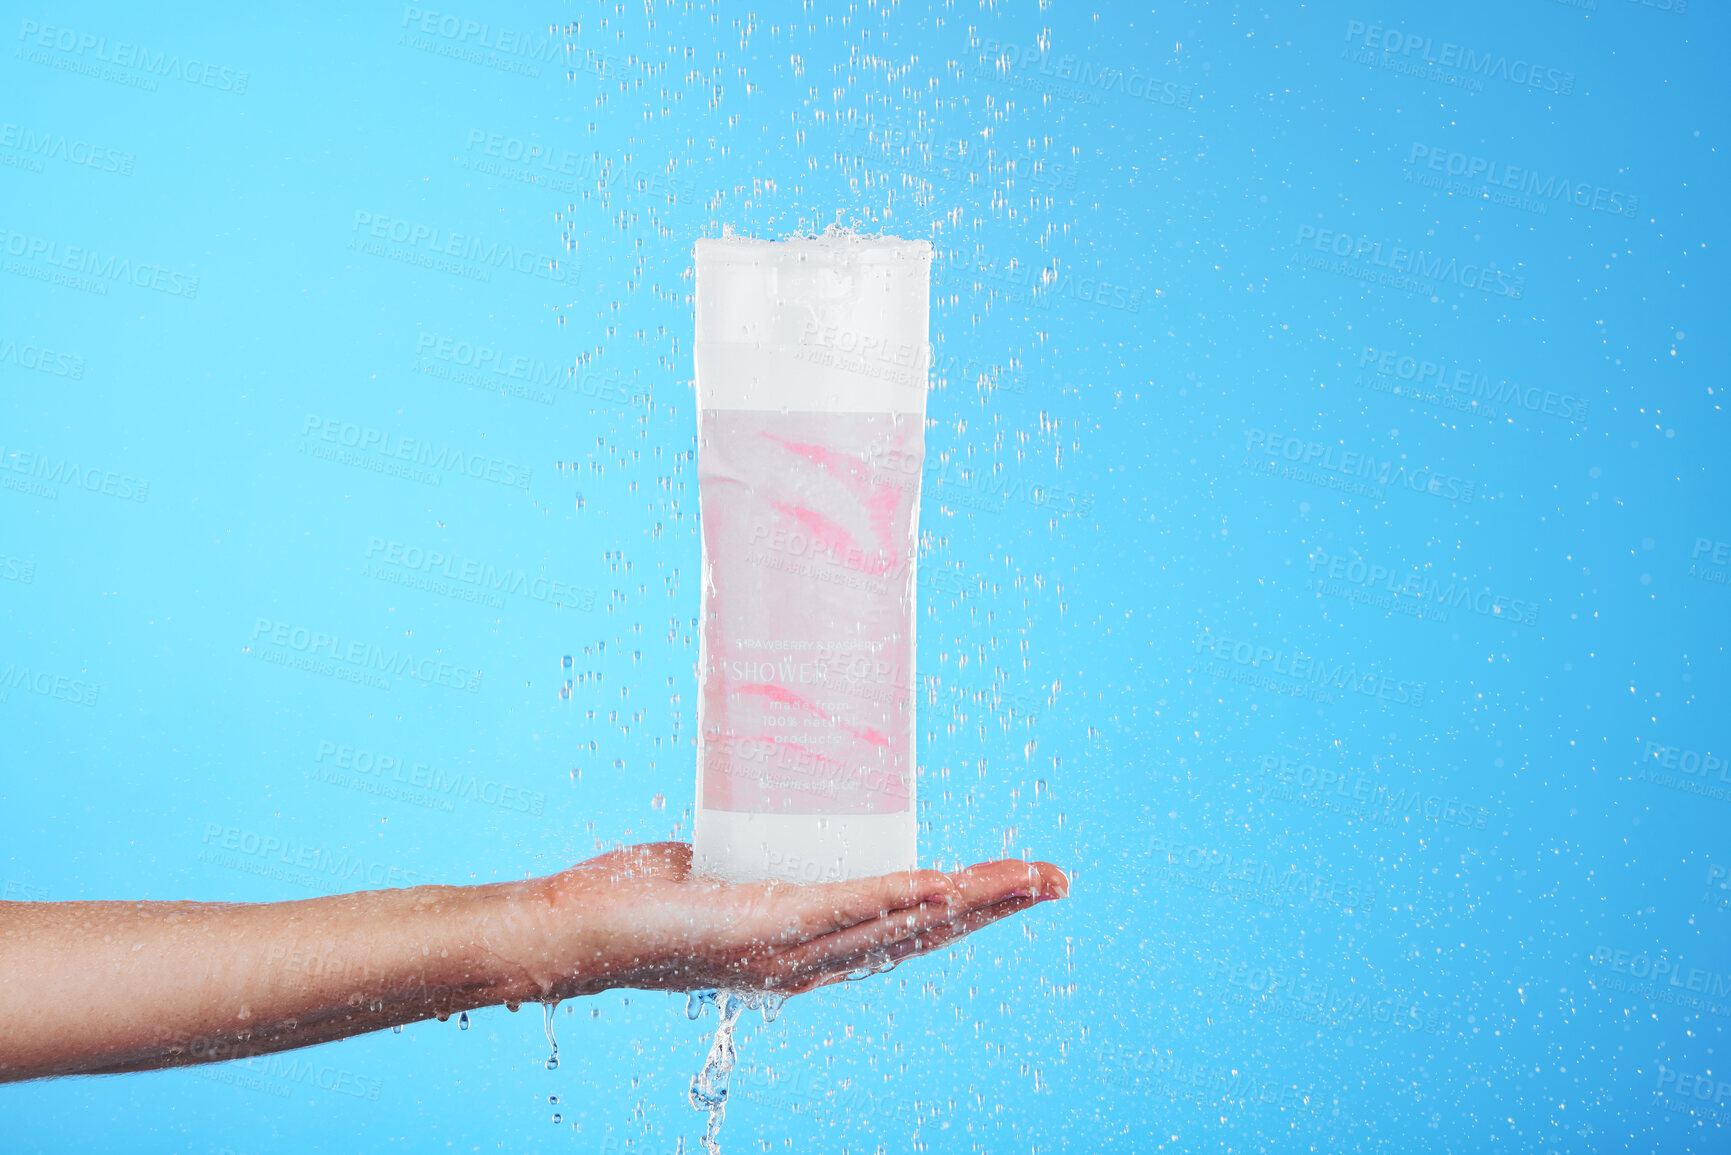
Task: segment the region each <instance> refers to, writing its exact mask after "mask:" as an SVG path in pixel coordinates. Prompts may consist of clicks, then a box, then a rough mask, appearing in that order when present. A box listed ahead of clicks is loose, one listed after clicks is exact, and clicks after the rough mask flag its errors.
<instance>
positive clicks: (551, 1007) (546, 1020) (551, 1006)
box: [541, 999, 559, 1123]
mask: <svg viewBox="0 0 1731 1155" xmlns="http://www.w3.org/2000/svg"><path fill="white" fill-rule="evenodd" d="M558 1009H559V1000H558V999H554V1000H553V1001H552V1002H550V1003H542V1004H541V1022H542V1025H543V1026H545V1027H546V1029H547V1045H548V1046H549V1047H551V1048H553V1053H552V1054H550V1055H548V1056H547V1069H548V1070H549V1071H557V1070H558V1069H559V1040H558V1039H555V1038H554V1037H553V1012H554V1011H556V1010H558ZM554 1102H558V1100H557V1099H555V1100H554ZM553 1121H554V1122H555V1123H557V1122H558V1121H559V1119H558V1117H557V1116H555V1117H554V1119H553Z"/></svg>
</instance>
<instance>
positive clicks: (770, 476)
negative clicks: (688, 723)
mask: <svg viewBox="0 0 1731 1155" xmlns="http://www.w3.org/2000/svg"><path fill="white" fill-rule="evenodd" d="M700 430H701V436H700V439H699V448H698V461H697V480H698V495H699V500H700V501H701V503H702V507H703V519H702V520H703V548H704V560H705V565H706V568H707V572H706V573H705V575H704V576H705V582H706V585H705V589H704V611H705V612H704V621H703V631H704V634H703V638H704V656H705V663H706V668H705V669H703V671H702V672H701V678H702V686H701V689H700V691H699V692H700V693H701V694H702V697H703V702H702V707H703V727H702V733H701V736H700V742H701V744H702V746H701V750H700V751H699V755H698V757H699V761H700V764H701V766H702V768H703V805H704V806H705V807H706V808H708V809H711V810H731V811H742V812H750V813H756V814H889V813H899V812H905V811H906V810H908V808H909V806H910V799H911V797H912V789H911V788H912V785H913V773H914V770H913V751H914V729H913V725H914V717H913V694H912V687H911V685H910V679H911V677H912V673H913V659H914V654H913V625H914V603H913V581H914V562H915V552H914V546H915V543H914V537H913V526H914V512H915V510H916V509H917V508H918V502H919V482H920V464H921V461H922V460H923V457H924V445H925V430H924V428H923V423H922V422H921V421H920V420H919V419H918V418H917V417H910V416H900V417H898V416H892V415H890V414H887V413H767V412H757V411H749V410H726V409H722V410H704V411H703V413H702V416H701V420H700Z"/></svg>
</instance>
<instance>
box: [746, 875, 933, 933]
mask: <svg viewBox="0 0 1731 1155" xmlns="http://www.w3.org/2000/svg"><path fill="white" fill-rule="evenodd" d="M765 897H766V898H767V899H769V902H767V903H766V904H765V907H766V908H767V909H766V913H767V914H768V916H769V917H770V918H773V919H774V920H775V921H776V922H777V923H779V926H778V927H777V933H776V936H775V937H776V939H777V940H778V941H779V942H781V943H784V944H792V943H799V942H806V941H810V940H813V939H816V938H819V937H822V936H824V935H829V934H834V933H836V932H837V931H842V930H846V929H847V928H849V927H853V926H858V925H860V924H861V923H868V922H871V921H873V920H875V919H878V918H882V917H883V916H885V915H887V914H889V913H891V912H892V911H898V910H909V909H913V908H917V907H919V906H921V905H922V904H937V905H941V906H944V907H946V908H948V907H951V906H952V905H954V903H955V899H956V883H955V881H954V880H953V878H952V876H950V875H947V874H944V873H943V872H942V871H938V870H908V871H898V872H897V873H895V874H883V875H878V876H877V877H875V878H861V879H854V880H851V881H848V882H827V883H819V884H817V885H814V886H790V885H785V884H772V886H771V888H770V889H769V890H768V891H767V892H766V895H765Z"/></svg>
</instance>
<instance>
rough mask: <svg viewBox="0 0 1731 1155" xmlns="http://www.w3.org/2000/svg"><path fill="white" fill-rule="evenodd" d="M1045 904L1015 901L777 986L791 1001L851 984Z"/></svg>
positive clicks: (800, 973) (801, 972)
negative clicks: (885, 964)
mask: <svg viewBox="0 0 1731 1155" xmlns="http://www.w3.org/2000/svg"><path fill="white" fill-rule="evenodd" d="M1043 901H1045V900H1044V899H1034V898H1012V899H1007V900H1005V901H1003V902H1000V903H996V904H994V905H992V906H989V907H984V908H981V909H979V910H974V911H970V912H968V913H967V914H965V915H962V916H960V917H959V918H956V919H953V920H951V921H949V922H945V923H941V924H939V925H937V926H935V927H933V928H931V929H930V930H927V931H921V932H919V933H917V934H913V935H909V936H906V937H904V938H901V939H898V940H895V941H891V942H889V943H887V944H884V945H881V946H876V947H873V948H869V949H867V950H866V951H863V952H861V953H860V954H858V955H856V956H854V957H852V958H837V959H832V960H830V961H828V962H821V963H816V964H813V965H809V966H805V967H801V968H800V969H798V970H796V971H795V972H794V973H793V974H792V975H791V976H790V977H789V978H786V979H783V980H781V981H779V982H777V984H776V988H775V989H776V990H778V991H781V992H783V993H785V994H787V995H789V996H790V997H791V996H792V995H795V994H803V993H805V992H807V991H811V990H815V989H817V988H818V987H822V986H829V985H831V984H833V983H838V982H844V981H847V980H848V979H850V978H852V976H853V975H855V974H856V973H857V972H858V971H859V970H861V969H862V968H865V967H868V966H870V965H872V964H874V963H880V962H881V961H882V960H883V959H885V958H887V959H888V960H889V961H890V962H891V963H900V962H901V961H902V960H903V959H908V958H914V957H917V956H919V955H923V954H930V953H931V952H932V951H935V950H942V949H943V948H944V947H946V946H948V945H950V944H951V943H953V942H955V941H956V940H958V939H961V938H965V937H966V936H968V935H970V934H972V933H974V932H975V931H977V930H979V929H981V928H982V927H986V926H989V925H991V924H992V923H994V922H997V921H998V920H999V919H1003V918H1007V917H1009V916H1010V915H1012V914H1015V913H1017V912H1018V911H1023V910H1026V909H1028V908H1029V907H1031V906H1037V905H1039V903H1041V902H1043Z"/></svg>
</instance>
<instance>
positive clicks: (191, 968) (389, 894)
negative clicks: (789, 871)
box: [0, 842, 1069, 1082]
mask: <svg viewBox="0 0 1731 1155" xmlns="http://www.w3.org/2000/svg"><path fill="white" fill-rule="evenodd" d="M1068 890H1069V882H1068V880H1067V879H1066V878H1065V876H1064V873H1063V872H1062V871H1060V870H1059V869H1058V868H1057V867H1055V866H1051V865H1049V864H1046V863H1026V862H1019V861H1014V860H1007V861H1002V862H993V863H986V864H983V865H980V866H973V867H969V868H968V869H966V870H961V871H957V872H955V873H953V874H943V873H940V872H938V871H933V870H919V871H911V872H908V873H904V874H891V875H884V876H882V877H879V878H871V879H861V880H858V881H854V882H835V883H823V884H819V885H815V886H796V885H791V884H788V883H767V882H766V883H752V884H746V885H729V884H726V883H723V882H719V881H717V880H714V879H709V878H703V877H699V876H695V875H693V874H692V873H691V848H690V847H689V846H687V845H685V844H683V843H676V842H664V843H653V844H650V845H646V846H637V847H631V848H629V849H624V850H616V851H613V852H611V853H608V854H603V855H601V856H599V857H597V858H592V859H590V860H589V861H588V862H584V863H581V864H579V865H577V866H575V867H572V868H571V869H569V870H566V871H563V872H561V873H559V874H555V875H550V876H548V877H546V878H536V879H525V880H524V881H522V882H503V883H495V884H491V885H485V886H418V887H413V888H410V889H406V890H375V891H363V892H361V893H358V894H344V895H334V896H331V897H328V898H313V899H305V900H302V901H299V902H278V903H258V904H245V903H204V902H59V903H13V902H6V903H0V975H3V976H4V981H3V982H0V1082H6V1081H13V1080H18V1079H34V1078H42V1077H45V1076H50V1075H73V1074H105V1073H114V1072H119V1071H139V1070H148V1069H153V1068H158V1067H173V1066H182V1065H186V1064H190V1063H203V1062H213V1061H217V1060H223V1059H236V1058H243V1057H246V1056H249V1055H258V1054H265V1053H268V1052H271V1051H282V1050H288V1049H290V1048H292V1047H304V1046H308V1045H311V1044H314V1043H323V1042H329V1041H330V1040H332V1039H340V1038H346V1037H348V1036H350V1035H357V1034H362V1033H365V1032H368V1031H376V1030H380V1029H382V1028H384V1027H389V1026H395V1025H397V1024H399V1023H410V1022H417V1021H419V1020H422V1019H426V1018H431V1017H433V1016H435V1015H436V1016H439V1017H441V1018H443V1017H445V1016H447V1015H451V1014H455V1013H457V1012H458V1011H465V1010H473V1009H475V1008H478V1007H485V1006H496V1005H498V1004H499V1003H505V1004H506V1005H508V1006H510V1007H511V1009H512V1010H515V1009H516V1008H517V1005H518V1004H520V1003H525V1002H547V1001H552V1000H555V999H564V998H571V997H574V996H577V995H586V994H596V993H599V992H601V991H604V990H608V989H611V988H614V987H637V988H649V989H662V990H694V989H698V988H703V987H732V988H746V989H758V990H775V991H779V992H781V993H783V994H789V995H792V994H798V993H800V992H802V991H807V990H810V989H812V988H813V987H817V986H822V985H824V984H826V983H830V982H835V981H838V980H839V979H842V978H845V977H846V976H847V974H848V973H849V972H850V971H851V970H854V969H856V968H857V967H858V966H860V965H861V963H863V962H864V961H865V960H867V959H868V958H869V959H881V958H886V957H887V958H888V959H890V960H892V961H893V960H896V959H900V958H904V957H907V956H908V955H912V954H921V953H924V952H925V951H928V950H933V949H936V948H937V947H940V946H942V945H944V944H945V943H948V942H950V941H952V940H954V939H956V938H959V937H961V936H962V935H965V934H967V933H969V932H971V931H973V930H976V929H978V928H979V927H982V926H985V925H986V924H987V923H990V922H994V921H996V920H997V919H999V918H1002V917H1004V916H1005V915H1008V914H1013V913H1015V912H1016V911H1018V910H1022V909H1025V908H1026V907H1028V906H1032V905H1033V904H1034V903H1036V902H1040V901H1043V900H1045V899H1048V898H1062V897H1063V896H1064V895H1065V894H1066V893H1068Z"/></svg>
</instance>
